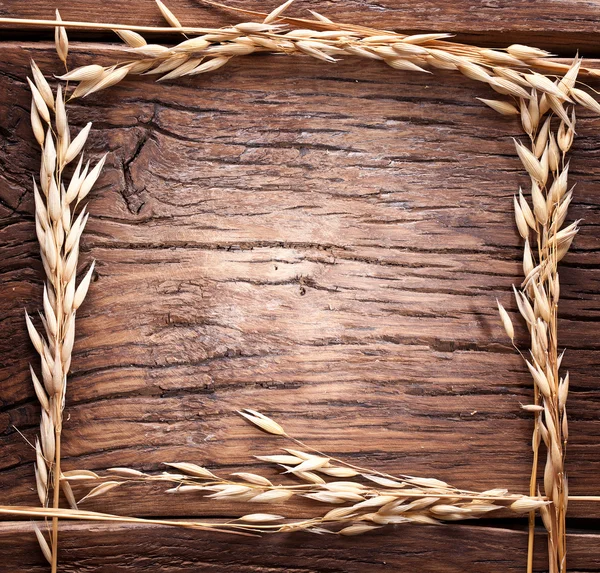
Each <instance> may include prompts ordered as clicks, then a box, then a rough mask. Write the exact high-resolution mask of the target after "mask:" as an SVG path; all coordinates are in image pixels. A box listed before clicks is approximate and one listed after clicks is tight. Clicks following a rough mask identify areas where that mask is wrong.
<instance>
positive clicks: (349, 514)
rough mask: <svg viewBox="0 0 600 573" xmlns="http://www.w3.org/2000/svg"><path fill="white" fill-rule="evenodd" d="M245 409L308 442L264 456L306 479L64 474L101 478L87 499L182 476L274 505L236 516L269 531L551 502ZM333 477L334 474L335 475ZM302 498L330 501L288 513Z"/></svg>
mask: <svg viewBox="0 0 600 573" xmlns="http://www.w3.org/2000/svg"><path fill="white" fill-rule="evenodd" d="M240 414H241V415H242V416H243V417H244V418H246V419H247V420H248V421H249V422H251V423H252V424H254V425H256V426H258V427H259V428H261V429H263V430H264V431H266V432H268V433H270V434H272V435H276V436H280V437H284V438H286V439H288V440H292V441H293V442H295V444H296V445H298V446H299V447H301V448H302V449H297V448H285V449H284V452H285V453H282V454H274V455H269V456H256V458H257V459H258V460H261V461H263V462H267V463H270V464H274V465H276V466H277V467H280V468H282V470H283V474H282V475H285V476H287V477H289V476H291V477H293V478H296V479H297V480H299V481H300V482H303V483H300V484H298V483H296V484H292V485H289V484H274V483H273V481H271V480H270V479H268V478H266V477H264V476H262V475H259V474H255V473H250V472H238V473H234V474H232V476H231V477H229V478H226V477H221V476H219V475H217V474H215V473H213V472H212V471H210V470H209V469H207V468H205V467H202V466H199V465H197V464H194V463H189V462H171V463H167V464H166V465H167V466H169V468H173V469H175V470H177V472H178V473H172V472H169V471H166V472H163V473H161V474H159V475H150V474H146V473H143V472H140V471H138V470H134V469H130V468H111V469H109V470H107V471H108V473H109V476H108V477H105V476H100V475H98V474H97V473H95V472H91V471H88V470H81V471H77V470H74V471H70V472H65V474H64V478H63V479H64V480H65V481H68V482H72V483H84V484H88V483H94V484H96V483H97V482H99V483H97V485H94V487H93V488H92V489H91V490H90V491H89V492H88V493H87V495H85V496H84V497H83V498H82V499H81V500H80V503H81V502H84V501H85V500H88V499H90V498H94V497H98V496H101V495H103V494H105V493H107V492H108V491H110V490H112V489H114V488H116V487H119V486H122V485H124V484H128V483H129V484H130V483H140V482H141V483H154V482H168V483H170V484H171V485H173V484H174V487H171V488H170V489H168V490H166V493H171V494H188V495H189V494H192V495H202V496H204V497H205V498H206V499H209V500H227V501H233V502H235V503H240V504H241V503H246V502H248V503H258V504H260V505H262V506H267V507H269V509H270V511H269V512H267V513H263V512H261V513H255V512H252V513H248V514H245V515H242V517H240V518H237V519H236V520H234V521H233V523H234V524H235V525H236V527H238V528H240V529H246V530H251V531H257V532H265V533H281V532H286V531H300V530H307V531H310V532H314V533H323V532H325V531H326V532H328V533H336V534H339V535H358V534H360V533H366V532H369V531H372V530H375V529H379V528H380V527H383V526H385V525H392V524H398V523H418V524H430V525H431V524H439V523H441V522H444V521H460V520H464V519H477V518H481V517H484V516H487V515H488V514H490V513H491V512H495V511H498V510H501V509H508V510H510V511H512V512H514V513H518V514H521V513H527V512H530V511H536V510H540V509H541V508H543V507H545V506H547V505H549V504H550V501H549V500H547V499H543V498H541V497H534V496H523V495H514V494H509V493H508V491H507V490H504V489H493V490H489V491H484V492H475V491H470V490H463V489H458V488H455V487H452V486H451V485H449V484H447V483H445V482H443V481H440V480H437V479H433V478H420V477H414V476H407V475H403V476H392V475H389V474H385V473H381V472H377V471H374V470H371V469H367V468H361V467H359V466H355V465H353V464H349V463H346V462H344V461H343V460H339V459H336V458H332V457H330V456H327V455H326V454H323V453H322V452H318V451H316V450H314V449H313V448H310V447H309V446H306V444H303V443H302V442H300V441H299V440H296V439H295V438H292V437H290V436H289V435H288V434H287V433H286V432H285V430H284V429H283V428H282V426H280V425H279V424H278V423H277V422H275V421H274V420H272V419H271V418H268V417H267V416H265V415H263V414H261V413H260V412H257V411H255V410H245V411H243V412H240ZM307 450H308V451H307ZM331 479H333V481H327V480H331ZM297 498H308V499H311V500H314V501H318V502H320V503H322V504H324V505H325V506H326V507H327V511H325V513H322V514H321V513H320V514H318V515H316V516H312V517H310V518H307V519H301V520H290V519H289V518H286V517H285V516H284V515H282V513H284V512H285V508H286V504H287V503H289V502H291V501H292V500H293V499H297ZM332 506H333V507H332Z"/></svg>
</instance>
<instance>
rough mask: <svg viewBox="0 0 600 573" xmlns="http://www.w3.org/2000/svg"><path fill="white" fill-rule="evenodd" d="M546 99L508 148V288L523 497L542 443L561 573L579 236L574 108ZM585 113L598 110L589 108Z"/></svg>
mask: <svg viewBox="0 0 600 573" xmlns="http://www.w3.org/2000/svg"><path fill="white" fill-rule="evenodd" d="M580 66H581V60H579V59H576V60H575V61H574V62H573V64H572V66H571V67H570V69H569V71H568V72H567V74H565V76H564V77H563V78H562V79H561V80H560V82H556V83H555V84H554V85H555V86H556V88H557V90H559V91H561V92H562V93H564V94H565V95H567V96H568V97H569V98H570V99H572V100H573V101H575V102H578V103H583V102H584V101H585V102H587V97H589V96H587V94H585V92H582V91H581V90H579V89H577V88H576V87H575V84H576V80H577V75H578V72H579V69H580ZM583 94H585V96H584V95H583ZM550 97H551V96H549V95H548V94H547V93H545V94H544V95H543V96H542V97H541V98H540V97H538V96H537V94H535V93H532V97H531V98H530V99H529V101H526V100H524V99H521V100H520V102H519V109H518V110H516V109H515V113H518V114H519V115H520V119H521V124H522V126H523V129H524V131H525V132H526V133H527V134H528V135H529V138H530V145H529V146H528V147H527V146H525V145H523V144H522V143H520V142H515V144H516V148H517V153H518V155H519V158H520V160H521V163H522V164H523V166H524V167H525V169H526V171H527V173H528V174H529V176H530V177H531V206H530V204H529V202H528V201H527V199H526V198H525V196H524V195H523V192H522V191H521V190H519V195H518V197H517V195H515V196H514V209H515V219H516V224H517V228H518V230H519V234H520V235H521V237H522V238H523V239H524V241H525V245H524V253H523V271H524V275H525V280H524V281H523V283H522V284H521V288H519V289H516V288H515V289H514V294H515V298H516V302H517V306H518V309H519V312H520V313H521V314H522V316H523V318H524V319H525V322H526V324H527V328H528V330H529V334H530V340H531V347H530V357H529V358H525V357H524V360H525V362H526V364H527V367H528V369H529V371H530V372H531V375H532V377H533V380H534V403H533V404H531V405H526V406H524V408H525V409H526V410H527V411H530V412H533V414H534V417H535V425H534V433H533V440H532V443H533V467H532V474H531V483H530V495H535V493H536V489H537V466H538V457H539V447H540V441H543V442H544V444H545V446H546V449H547V458H546V464H545V469H544V479H543V487H544V492H545V494H546V496H547V498H548V499H551V500H552V502H553V503H552V505H549V506H547V507H543V508H540V512H541V515H542V520H543V523H544V526H545V527H546V529H547V530H548V554H549V559H550V573H559V572H561V573H562V572H563V571H566V525H565V518H566V511H567V504H568V486H567V478H566V474H565V471H564V463H565V453H566V445H567V440H568V422H567V411H566V401H567V394H568V391H569V374H568V372H567V373H566V374H565V375H564V377H561V375H560V373H559V370H560V365H561V360H562V354H561V355H559V351H558V332H557V311H558V301H559V297H560V281H559V273H558V268H557V266H558V263H559V262H560V261H561V260H562V259H563V257H564V256H565V255H566V254H567V252H568V250H569V248H570V246H571V243H572V241H573V239H574V237H575V235H576V234H577V232H578V223H579V221H575V222H574V223H571V224H570V225H568V226H566V227H563V225H564V222H565V219H566V216H567V211H568V208H569V205H570V203H571V199H572V188H571V189H568V174H569V164H568V163H567V159H566V156H567V153H568V151H569V150H570V148H571V145H572V143H573V137H574V134H575V121H576V119H575V108H574V107H573V109H572V110H571V113H570V114H569V112H568V110H567V109H565V104H564V103H561V102H560V100H557V101H554V102H552V101H550V100H549V98H550ZM590 99H591V98H590ZM587 103H588V107H590V104H589V102H587ZM591 107H597V104H596V102H594V104H591ZM498 111H501V110H500V109H498ZM548 113H551V114H552V113H553V114H556V116H558V119H559V121H560V124H559V126H558V128H557V129H556V130H553V128H552V117H547V118H545V116H546V114H548ZM498 307H499V311H500V317H501V320H502V323H503V325H504V328H505V330H506V333H507V335H508V336H509V338H510V339H511V341H513V344H514V327H513V325H512V322H511V319H510V317H509V315H508V313H507V312H506V311H505V310H504V308H503V307H502V305H501V304H500V303H498ZM534 519H535V518H534V515H533V514H532V515H531V516H530V523H529V558H528V564H527V569H528V571H532V568H533V531H534V525H535V521H534Z"/></svg>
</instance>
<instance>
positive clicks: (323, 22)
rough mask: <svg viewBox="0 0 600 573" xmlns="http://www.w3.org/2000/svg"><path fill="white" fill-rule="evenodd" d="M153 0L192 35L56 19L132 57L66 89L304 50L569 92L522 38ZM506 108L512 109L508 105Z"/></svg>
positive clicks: (82, 73) (559, 97)
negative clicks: (195, 23)
mask: <svg viewBox="0 0 600 573" xmlns="http://www.w3.org/2000/svg"><path fill="white" fill-rule="evenodd" d="M156 1H157V5H158V7H159V9H160V11H161V13H162V15H163V17H164V18H165V19H166V21H167V23H168V24H169V25H170V26H171V28H170V29H169V28H167V29H166V30H167V31H169V30H170V31H173V32H177V33H185V34H190V35H191V37H189V38H187V39H186V40H184V41H182V42H180V43H178V44H177V45H175V46H164V45H159V44H148V43H147V42H146V40H145V39H144V38H143V36H141V35H140V34H139V33H138V32H137V31H134V30H138V31H155V30H161V31H163V30H164V29H163V28H160V29H158V28H156V29H155V28H152V27H144V26H142V27H140V26H134V27H132V29H126V28H125V27H124V26H122V25H118V24H93V23H86V22H62V21H60V23H61V24H62V25H63V26H70V27H73V28H77V27H79V28H101V29H107V28H112V29H113V30H114V31H115V32H116V33H117V34H118V35H119V37H120V38H121V39H122V40H123V41H124V42H125V44H126V48H125V53H126V56H128V57H129V60H127V59H126V60H125V61H123V59H122V58H120V60H119V61H118V62H117V63H115V64H114V65H112V66H99V65H97V64H91V65H87V66H83V67H81V68H77V69H75V70H73V71H72V72H69V73H67V74H65V75H63V76H62V79H64V80H69V81H72V82H74V83H77V84H78V85H77V87H76V88H75V90H74V91H73V92H72V94H71V97H85V96H87V95H90V94H92V93H95V92H97V91H100V90H102V89H105V88H107V87H109V86H112V85H114V84H116V83H118V82H120V81H121V80H122V79H124V78H125V77H126V76H127V75H129V74H152V75H156V76H159V81H165V80H174V79H176V78H179V77H182V76H192V75H196V74H202V73H207V72H211V71H214V70H217V69H218V68H220V67H222V66H224V65H226V64H227V63H228V62H229V61H230V60H231V59H232V58H235V57H239V56H246V55H249V54H253V53H259V52H269V53H280V54H302V55H306V56H309V57H312V58H316V59H319V60H322V61H325V62H329V63H334V62H336V61H338V59H339V58H340V57H348V56H351V57H359V58H363V59H367V60H370V61H379V62H382V63H385V64H387V65H389V66H390V67H392V68H394V69H399V70H407V71H413V72H426V71H427V68H440V69H446V70H457V71H459V72H460V73H462V74H463V75H465V76H466V77H468V78H469V79H472V80H475V81H479V82H483V83H486V84H488V85H489V86H490V87H491V88H492V89H494V90H495V91H497V92H499V93H500V94H503V95H509V96H513V97H515V98H517V99H525V100H528V99H529V98H530V97H531V96H530V90H531V89H532V88H534V89H536V90H537V91H538V92H539V93H541V94H546V95H547V96H549V98H552V100H553V101H554V103H555V104H556V106H558V105H561V104H562V103H564V102H566V101H568V102H571V101H572V100H571V99H570V96H571V95H572V94H567V93H565V92H563V91H561V90H559V89H557V87H556V85H555V83H554V82H553V81H552V80H551V79H549V78H548V77H547V76H546V75H544V74H565V73H567V72H568V70H569V66H566V65H564V64H562V63H560V62H556V61H555V60H554V59H553V58H552V57H551V54H550V53H549V52H546V51H544V50H540V49H537V48H533V47H530V46H525V45H522V44H513V45H511V46H509V47H508V48H507V49H506V50H495V49H488V48H479V47H476V46H470V45H466V44H459V43H454V42H448V41H447V38H449V37H450V36H451V34H447V33H431V34H411V35H408V34H399V33H394V32H390V31H386V30H377V29H373V28H368V27H364V26H356V25H351V24H344V23H338V22H333V21H332V20H330V19H329V18H326V17H325V16H322V15H320V14H317V13H315V12H313V15H314V17H315V18H314V19H310V20H309V19H303V18H287V17H284V16H283V12H284V11H285V10H286V9H287V8H288V7H289V5H290V4H291V2H290V1H289V0H288V1H287V2H285V3H284V4H282V5H281V6H279V7H278V8H276V9H275V10H273V11H272V12H271V13H270V14H262V13H254V12H251V14H252V15H254V16H260V17H261V18H262V22H242V23H239V24H237V25H235V26H228V27H224V28H193V27H184V26H182V25H181V23H180V21H179V20H178V18H177V17H176V16H175V15H174V14H173V13H172V12H171V11H170V10H169V9H168V8H167V7H166V6H165V4H163V3H162V2H161V1H160V0H156ZM209 3H211V4H216V3H212V2H209ZM216 5H219V4H216ZM240 11H241V12H244V13H249V12H247V11H244V10H240ZM58 21H59V20H58V19H57V20H55V21H47V22H46V21H22V20H16V19H12V20H11V19H0V23H2V22H5V23H8V22H10V23H13V24H24V23H30V24H31V23H34V24H36V25H54V24H56V23H57V22H58ZM290 28H291V29H290ZM534 70H538V71H541V72H543V73H538V72H537V71H534ZM580 72H582V73H586V74H589V75H592V76H597V75H599V74H600V71H598V70H594V69H589V68H585V67H583V66H580ZM584 96H585V94H584ZM577 101H578V102H579V103H581V104H582V105H584V106H586V107H592V108H594V107H596V106H597V105H598V104H597V103H596V102H595V100H593V98H591V97H590V96H586V97H581V98H579V99H578V100H577ZM556 106H555V107H556ZM506 109H507V110H508V113H512V110H511V107H510V106H509V107H507V108H506ZM567 123H568V122H567Z"/></svg>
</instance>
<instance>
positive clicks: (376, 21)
mask: <svg viewBox="0 0 600 573" xmlns="http://www.w3.org/2000/svg"><path fill="white" fill-rule="evenodd" d="M223 3H224V4H229V5H232V6H236V7H238V8H244V9H247V10H256V11H260V12H269V11H270V10H272V9H273V8H275V7H276V6H278V5H279V3H280V2H279V0H270V1H269V2H264V1H261V0H243V1H238V2H235V3H234V2H223ZM166 4H167V6H169V8H171V10H172V11H173V12H174V13H175V14H176V15H177V16H178V17H179V20H180V21H181V22H182V23H183V24H184V25H190V26H191V25H197V26H223V25H224V24H230V23H232V22H236V21H244V20H246V19H247V17H246V16H244V15H239V14H235V13H233V12H229V11H226V10H220V9H216V8H214V7H211V6H207V5H205V4H203V3H202V1H201V0H170V1H169V2H166ZM55 8H58V9H59V10H60V13H61V16H62V17H63V19H65V20H74V21H94V22H111V23H113V22H119V23H123V24H131V25H134V24H135V25H153V26H164V25H165V22H164V20H163V19H162V17H161V15H160V11H159V10H158V9H157V8H156V5H155V3H154V1H153V0H121V1H120V2H71V1H69V0H56V1H55V2H52V3H48V2H44V0H10V1H6V2H3V3H2V4H0V16H4V17H14V18H35V19H38V18H46V19H51V18H54V10H55ZM308 10H316V11H317V12H320V13H322V14H324V15H326V16H328V17H329V18H332V19H334V20H337V21H341V22H349V23H354V24H363V25H365V26H372V27H374V28H381V29H386V30H396V31H403V30H404V31H427V32H430V31H441V32H452V33H456V34H458V38H459V39H460V40H464V41H468V42H473V43H480V44H485V45H489V46H493V47H498V46H506V45H508V44H510V43H513V42H518V43H528V44H535V45H538V46H540V47H543V48H546V49H550V50H553V51H558V52H559V53H564V54H565V55H566V56H573V55H574V54H575V51H576V49H577V48H579V50H580V51H581V52H582V54H583V55H586V56H590V57H591V56H593V55H599V54H600V50H599V48H598V3H597V2H589V1H587V2H586V1H582V0H453V1H452V2H444V1H440V0H410V1H400V0H378V1H376V2H374V1H371V0H343V1H342V0H337V1H334V2H331V1H330V2H322V1H321V0H298V1H297V5H296V6H293V7H292V8H290V9H289V11H288V12H289V15H290V16H297V17H303V18H305V17H310V14H309V12H308ZM0 33H2V32H1V31H0ZM11 35H13V34H11ZM88 37H89V36H88ZM99 37H100V36H99ZM101 37H104V38H106V37H113V36H112V35H111V36H107V35H103V36H101Z"/></svg>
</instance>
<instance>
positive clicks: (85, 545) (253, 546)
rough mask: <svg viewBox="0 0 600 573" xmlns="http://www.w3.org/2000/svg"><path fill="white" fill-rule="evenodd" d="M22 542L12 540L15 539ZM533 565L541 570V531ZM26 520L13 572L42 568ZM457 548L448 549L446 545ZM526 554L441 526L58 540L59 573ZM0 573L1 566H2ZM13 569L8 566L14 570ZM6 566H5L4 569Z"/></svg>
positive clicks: (474, 567) (487, 535) (445, 567)
mask: <svg viewBox="0 0 600 573" xmlns="http://www.w3.org/2000/svg"><path fill="white" fill-rule="evenodd" d="M16 537H22V538H23V539H22V540H20V541H19V542H18V544H16V545H15V538H16ZM568 537H569V539H568V543H569V546H570V547H571V550H572V556H571V560H570V565H571V569H570V570H571V571H574V572H575V571H576V572H578V573H588V572H589V573H593V572H596V571H598V568H599V567H600V536H598V534H597V532H596V533H591V534H584V533H581V532H577V533H572V534H569V536H568ZM538 539H539V542H538V544H537V546H536V550H537V552H536V555H537V556H538V557H537V559H536V570H539V571H542V570H543V569H544V566H545V565H544V559H543V557H544V552H545V548H544V540H543V534H542V532H541V531H540V532H539V535H538ZM35 544H36V541H35V537H34V534H33V527H32V525H31V524H28V523H26V524H10V525H8V526H7V527H6V528H5V529H3V530H0V549H1V550H2V552H3V554H4V555H6V554H9V555H11V556H13V558H14V560H15V562H16V563H19V564H20V567H19V568H18V571H27V572H28V573H42V572H46V571H47V570H48V569H47V567H46V565H45V564H44V562H43V560H42V559H43V558H42V559H41V558H40V556H39V554H38V551H37V548H36V546H35ZM450 547H454V548H456V549H455V550H454V551H448V548H450ZM526 554H527V535H526V533H525V532H523V531H514V530H510V529H500V528H494V527H479V526H474V525H463V526H457V525H448V526H444V527H443V528H433V529H432V528H431V527H427V526H422V527H400V526H397V527H396V528H395V529H394V530H393V531H392V532H391V534H384V533H381V532H378V533H376V534H374V535H370V536H363V537H352V538H340V537H331V536H317V535H309V534H306V533H302V534H299V535H280V536H271V537H267V538H264V539H261V541H260V543H257V541H256V539H252V538H250V539H249V538H244V537H239V536H231V535H224V534H207V533H202V532H198V531H196V532H191V531H182V530H177V529H172V528H167V527H151V528H145V527H139V526H119V527H114V526H111V527H107V526H105V525H98V524H91V525H81V524H66V525H65V526H64V527H63V530H62V537H61V555H60V556H61V563H62V569H61V571H64V572H65V573H81V572H82V571H94V572H95V573H133V572H135V573H138V572H140V571H161V572H162V573H184V572H185V573H188V572H189V571H199V570H200V571H203V572H207V573H221V572H223V571H235V572H236V573H237V572H239V573H256V572H257V571H268V572H269V573H279V572H281V573H284V572H285V573H289V572H290V571H297V572H301V573H322V572H332V573H334V572H335V573H342V572H343V573H365V572H368V573H387V572H390V571H419V572H424V573H434V572H435V573H464V572H465V571H477V572H478V573H496V572H498V571H502V572H505V573H506V572H508V573H513V572H514V573H517V572H519V573H521V572H522V571H523V570H524V567H523V563H524V561H525V558H526ZM0 570H1V571H4V569H2V565H1V564H0ZM16 570H17V569H10V571H16ZM6 571H9V570H8V569H6Z"/></svg>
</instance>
